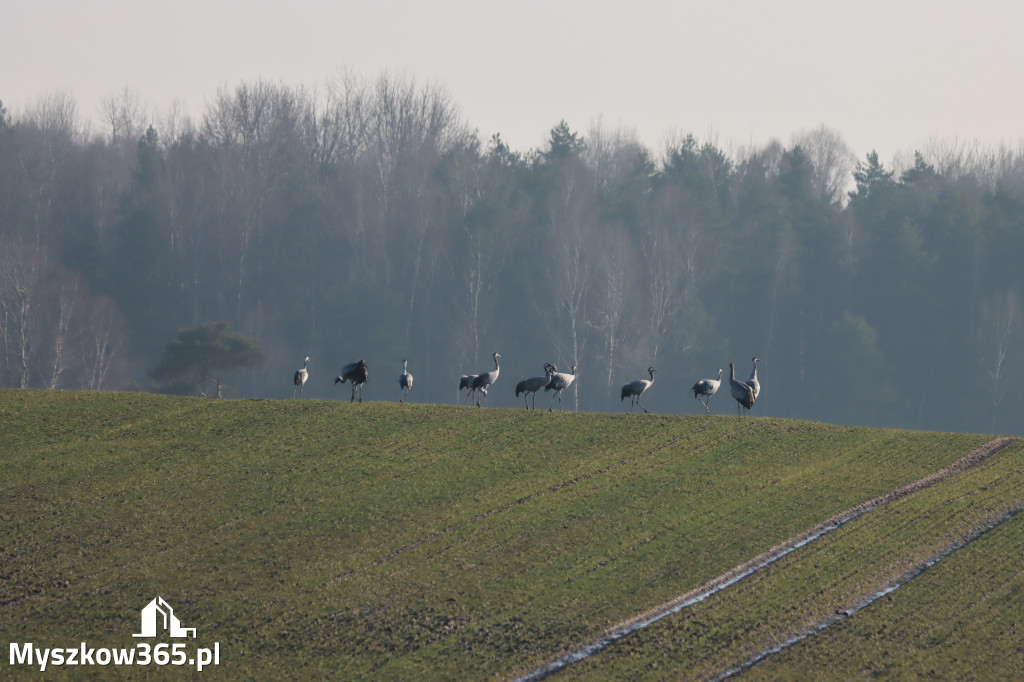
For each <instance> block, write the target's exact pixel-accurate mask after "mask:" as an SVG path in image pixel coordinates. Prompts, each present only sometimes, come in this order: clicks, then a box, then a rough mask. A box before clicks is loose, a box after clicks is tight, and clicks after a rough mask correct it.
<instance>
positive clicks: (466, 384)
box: [459, 374, 476, 403]
mask: <svg viewBox="0 0 1024 682" xmlns="http://www.w3.org/2000/svg"><path fill="white" fill-rule="evenodd" d="M474 379H476V375H475V374H463V375H462V376H460V377H459V400H460V401H461V400H462V389H466V402H467V403H468V402H469V396H471V395H473V380H474Z"/></svg>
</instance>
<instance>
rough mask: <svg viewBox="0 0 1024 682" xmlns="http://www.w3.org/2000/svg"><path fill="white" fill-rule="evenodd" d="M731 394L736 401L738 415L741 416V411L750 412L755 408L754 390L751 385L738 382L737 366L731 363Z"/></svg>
mask: <svg viewBox="0 0 1024 682" xmlns="http://www.w3.org/2000/svg"><path fill="white" fill-rule="evenodd" d="M755 367H756V365H755ZM729 392H730V393H732V397H733V398H735V399H736V414H737V415H739V414H740V410H741V409H746V410H750V408H752V407H753V406H754V400H755V396H754V389H753V388H752V387H751V386H750V384H747V383H744V382H742V381H737V380H736V366H735V365H734V364H732V363H731V362H730V363H729Z"/></svg>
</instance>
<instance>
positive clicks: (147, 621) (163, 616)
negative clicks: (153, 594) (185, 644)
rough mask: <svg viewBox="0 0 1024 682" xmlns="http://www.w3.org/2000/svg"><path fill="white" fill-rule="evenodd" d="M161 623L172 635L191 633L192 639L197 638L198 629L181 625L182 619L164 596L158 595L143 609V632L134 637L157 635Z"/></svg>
mask: <svg viewBox="0 0 1024 682" xmlns="http://www.w3.org/2000/svg"><path fill="white" fill-rule="evenodd" d="M161 623H162V624H163V629H164V630H166V631H168V633H169V634H170V636H171V637H188V636H190V635H191V637H192V639H195V638H196V629H195V628H183V627H181V621H180V620H178V617H177V616H175V615H174V609H172V608H171V605H170V604H168V603H167V602H165V601H164V598H163V597H157V598H156V599H154V600H153V601H151V602H149V603H148V604H146V606H145V607H144V608H143V609H142V632H140V633H138V634H134V635H132V637H156V636H157V630H158V628H159V627H160V624H161Z"/></svg>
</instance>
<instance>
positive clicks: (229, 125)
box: [0, 72, 1024, 433]
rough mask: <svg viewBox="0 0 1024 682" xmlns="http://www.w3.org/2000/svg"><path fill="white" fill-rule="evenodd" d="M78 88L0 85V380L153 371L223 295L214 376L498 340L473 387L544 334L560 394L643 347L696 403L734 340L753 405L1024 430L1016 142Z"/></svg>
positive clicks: (844, 417)
mask: <svg viewBox="0 0 1024 682" xmlns="http://www.w3.org/2000/svg"><path fill="white" fill-rule="evenodd" d="M6 104H7V106H10V105H11V103H9V102H8V103H6ZM102 115H103V123H102V124H101V126H100V127H101V128H102V129H100V130H96V129H95V126H85V125H83V124H82V123H81V122H80V120H79V115H78V112H77V107H76V105H75V103H74V101H73V100H72V99H71V98H70V97H68V96H66V95H61V94H54V95H50V96H47V97H44V98H43V99H42V100H41V101H40V102H39V103H37V104H35V105H33V106H31V107H28V108H26V110H24V111H20V112H18V113H17V115H14V114H11V113H10V112H9V111H8V109H6V108H4V106H3V105H0V330H2V339H0V341H2V343H3V346H2V347H0V362H2V364H0V385H2V386H6V387H28V386H32V387H46V388H70V389H77V388H85V389H103V390H127V389H132V390H138V389H143V390H149V389H151V388H152V387H153V384H152V382H151V379H150V377H151V376H152V374H151V372H152V369H153V367H155V366H156V365H157V364H158V363H159V362H160V358H161V354H162V353H163V351H164V348H165V347H166V345H167V343H168V342H169V341H171V340H172V339H173V338H174V337H175V335H176V334H177V332H178V331H179V330H180V329H183V328H188V327H192V326H194V325H198V324H200V323H203V322H207V321H224V322H227V323H229V324H230V325H231V328H232V329H233V330H234V331H236V332H239V333H241V334H244V335H246V336H248V337H251V338H253V339H255V340H256V341H257V342H258V343H259V345H260V346H261V347H262V348H263V349H264V350H265V351H266V353H267V356H268V357H269V359H270V361H269V364H268V365H267V367H266V368H265V369H262V370H258V371H243V372H239V373H236V374H235V375H234V377H233V379H232V382H231V384H230V385H229V386H228V392H229V394H231V395H234V396H237V397H277V398H280V397H289V396H290V395H291V394H292V389H293V387H292V374H293V373H294V371H295V370H296V369H298V368H300V367H302V364H303V358H304V357H305V356H307V355H308V356H310V358H311V362H310V366H309V370H310V380H309V383H308V384H307V385H306V388H305V393H304V395H305V396H313V397H334V398H337V399H347V398H348V391H347V390H342V389H339V388H338V387H335V386H333V385H332V380H333V378H334V377H335V376H336V375H337V373H338V371H339V369H340V367H341V366H342V365H343V364H345V363H348V362H352V361H355V360H357V359H359V358H364V359H365V360H366V361H367V364H368V365H369V369H370V383H369V384H368V386H367V388H366V391H365V395H366V398H367V399H371V400H397V399H398V397H399V387H398V376H399V374H400V372H401V367H402V359H403V358H407V359H408V362H409V370H410V371H411V372H412V373H413V374H414V375H415V377H416V380H415V387H414V389H413V391H412V393H411V395H410V398H411V399H412V400H416V401H430V402H449V403H451V402H455V400H456V399H457V397H458V378H459V375H460V374H463V373H475V372H482V371H486V370H489V369H492V368H493V363H492V361H491V354H492V353H493V352H494V351H498V352H500V353H501V356H502V361H501V362H502V364H501V379H500V380H499V382H498V383H497V384H496V385H495V387H494V388H493V389H492V391H491V394H490V398H489V404H490V405H492V406H514V405H520V406H521V405H522V403H521V402H519V401H517V400H516V399H515V398H514V396H513V389H514V386H515V383H516V382H517V381H518V380H520V379H522V378H525V377H528V376H536V375H538V374H541V373H542V366H543V364H544V363H545V362H552V363H555V364H556V365H558V367H559V369H560V370H562V371H567V370H568V369H569V368H571V367H572V366H573V365H574V364H575V365H578V367H579V371H578V374H579V379H578V381H577V382H576V383H575V386H574V388H573V390H572V391H568V392H567V393H566V395H565V396H564V397H563V403H564V405H565V406H566V407H572V408H574V409H581V410H621V409H626V408H627V404H626V403H622V402H620V400H619V387H620V386H621V385H622V384H624V383H626V382H628V381H632V380H633V379H637V378H641V377H645V376H646V369H647V367H648V366H649V365H653V366H655V367H657V368H658V374H657V378H656V381H655V384H654V386H653V387H652V388H651V389H650V391H649V392H648V393H647V394H646V395H645V396H644V403H645V404H646V405H647V406H648V407H649V408H650V409H651V410H653V411H661V412H683V411H686V412H695V411H700V412H702V411H703V407H702V406H701V405H700V404H699V403H698V402H697V401H696V400H694V397H693V394H692V393H691V391H690V386H691V385H692V384H693V383H694V382H695V381H696V380H698V379H701V378H705V377H714V376H717V370H718V369H719V368H723V369H724V370H725V373H726V376H728V372H729V369H728V367H729V363H730V362H735V363H736V366H737V374H738V375H741V376H742V377H743V378H745V377H746V376H747V375H749V373H750V369H751V362H750V359H751V357H752V356H754V355H758V356H759V357H761V358H762V359H763V363H762V364H761V365H760V366H759V376H760V379H761V385H762V392H761V396H760V398H759V399H758V403H757V405H756V406H755V408H754V411H753V413H754V414H755V415H757V414H761V415H771V416H792V417H800V418H807V419H816V420H823V421H828V422H834V423H849V424H866V425H891V426H900V427H910V428H926V429H941V430H969V431H983V432H993V431H994V432H1014V433H1024V410H1022V408H1024V397H1022V394H1021V392H1020V391H1014V390H1011V389H1012V388H1013V387H1015V386H1016V387H1020V386H1022V385H1024V381H1022V380H1024V357H1022V356H1024V327H1022V317H1021V315H1022V309H1021V301H1020V298H1019V296H1020V292H1021V291H1022V285H1024V274H1022V268H1021V262H1022V256H1024V149H1011V148H1001V149H998V150H985V149H979V148H977V147H974V146H972V145H969V144H960V143H955V142H954V143H942V142H941V141H935V142H933V143H931V144H930V145H929V148H928V149H922V150H919V151H917V152H916V153H914V154H913V155H912V157H911V156H910V154H908V158H904V159H902V160H893V161H892V162H888V163H889V165H888V166H887V165H886V164H884V163H883V162H882V161H881V160H880V159H879V158H878V156H877V155H876V154H873V153H872V154H868V155H866V156H865V157H864V158H861V159H858V158H856V157H855V156H854V155H853V154H852V153H851V152H850V150H849V148H848V147H847V146H846V144H845V143H844V142H843V140H842V137H841V135H840V134H839V133H837V132H835V131H832V130H830V129H828V128H826V127H821V128H819V129H817V130H811V131H803V132H800V133H797V134H795V135H794V138H793V141H792V142H791V144H790V145H789V146H786V145H785V144H783V143H781V142H771V143H768V144H764V145H762V146H759V147H751V148H745V149H740V148H736V149H725V148H723V147H720V146H718V144H717V143H716V141H714V140H703V141H702V140H700V139H698V138H696V137H694V136H692V135H684V134H677V135H675V136H669V135H667V136H666V138H667V139H670V141H667V142H666V143H665V145H664V147H663V148H661V149H656V150H652V149H649V148H647V147H646V146H644V145H643V144H641V143H640V142H639V141H638V139H637V136H636V135H635V133H633V132H632V131H630V130H628V129H609V128H607V127H604V126H602V125H601V124H596V125H593V126H592V127H591V129H589V130H586V131H576V130H573V129H572V128H571V127H570V126H569V125H568V124H567V123H565V122H564V121H563V122H552V123H553V126H552V128H551V130H550V131H549V133H548V138H547V142H546V144H544V145H543V146H542V147H541V148H538V149H530V150H514V149H511V148H510V147H509V146H508V145H507V144H505V143H504V142H503V141H502V139H501V137H500V135H495V136H494V137H492V138H491V139H489V140H481V139H480V137H479V135H478V133H477V132H476V131H475V130H474V129H473V128H472V126H471V123H470V122H468V121H466V120H464V118H463V117H462V115H461V113H460V110H459V107H458V105H457V103H456V102H455V101H454V99H453V98H452V97H451V96H450V95H449V94H448V93H447V92H446V91H445V90H444V89H443V88H441V87H439V86H436V85H430V84H428V85H422V84H419V83H417V82H416V81H415V80H413V79H411V78H407V77H401V76H395V75H393V74H384V75H381V76H379V77H377V78H375V79H365V78H363V77H360V76H358V75H356V74H352V73H348V72H344V73H341V74H339V75H338V77H337V78H335V79H334V80H332V81H330V82H328V83H326V84H324V85H323V86H319V87H317V88H315V89H311V88H306V87H291V86H286V85H283V84H277V83H269V82H262V81H261V82H254V83H247V84H242V85H240V86H238V87H235V88H233V89H229V88H225V89H223V90H221V91H220V92H218V93H216V95H215V96H213V97H212V98H211V99H210V101H208V102H207V104H206V106H205V110H204V112H203V114H202V116H201V117H199V118H198V119H194V118H191V117H189V116H185V115H182V114H180V113H177V112H174V111H172V112H169V113H167V114H165V115H163V116H161V117H160V118H159V119H158V118H156V117H153V116H151V115H150V114H148V113H147V112H146V109H145V107H144V106H143V105H142V104H140V102H139V101H138V100H137V98H135V97H133V96H132V95H131V94H130V93H129V92H127V91H126V92H124V93H121V94H119V95H115V96H112V97H110V98H109V99H108V100H107V101H105V103H104V105H103V107H102ZM343 388H344V387H343ZM539 403H540V405H542V406H544V407H547V404H548V399H547V396H544V395H542V396H541V398H540V400H539ZM711 407H712V410H713V411H714V412H717V413H728V412H735V409H736V406H735V402H734V401H733V400H732V398H731V397H730V396H729V394H728V390H727V389H725V390H723V391H721V392H720V393H719V394H718V395H717V396H715V397H714V398H713V399H712V401H711Z"/></svg>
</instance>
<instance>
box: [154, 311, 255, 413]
mask: <svg viewBox="0 0 1024 682" xmlns="http://www.w3.org/2000/svg"><path fill="white" fill-rule="evenodd" d="M266 365H267V354H266V353H264V352H263V349H262V348H260V345H259V344H258V343H256V340H255V339H250V338H248V337H246V336H241V335H240V334H236V333H234V332H233V331H231V325H229V324H228V323H227V322H206V323H204V324H201V325H199V326H196V327H192V328H191V329H182V330H180V331H179V332H178V338H177V339H176V340H174V341H171V342H169V343H168V344H167V348H165V349H164V357H163V360H161V362H160V364H159V365H157V366H156V367H154V368H153V369H152V371H150V373H149V375H150V377H151V378H152V379H153V381H154V382H155V383H156V384H157V388H158V390H160V391H163V392H165V393H179V394H189V393H199V394H201V395H209V393H207V391H206V389H207V387H209V386H210V385H211V384H212V385H214V386H215V387H216V395H217V397H218V398H222V397H223V392H224V378H225V377H226V376H227V375H229V374H231V373H232V372H234V371H235V370H239V369H260V368H262V367H265V366H266Z"/></svg>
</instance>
